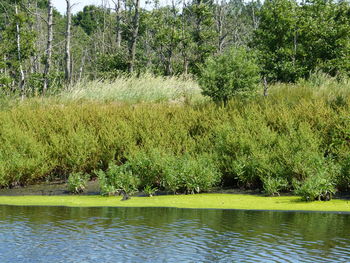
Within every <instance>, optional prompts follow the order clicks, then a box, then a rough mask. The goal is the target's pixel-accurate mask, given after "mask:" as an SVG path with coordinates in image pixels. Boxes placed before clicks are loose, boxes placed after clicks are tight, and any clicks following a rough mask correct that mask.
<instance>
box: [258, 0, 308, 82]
mask: <svg viewBox="0 0 350 263" xmlns="http://www.w3.org/2000/svg"><path fill="white" fill-rule="evenodd" d="M298 11H299V9H298V4H297V2H296V1H295V0H267V1H265V2H264V4H263V6H262V8H261V10H260V14H259V16H260V23H259V27H258V29H257V30H256V31H255V32H254V39H253V46H254V47H255V48H256V49H257V50H258V51H259V61H260V63H261V66H262V74H263V75H264V76H266V77H267V78H268V79H269V80H279V81H287V82H288V81H295V80H296V79H298V78H299V77H300V76H302V73H303V66H302V64H301V63H300V61H299V60H298V41H299V39H298V26H297V23H298V19H299V12H298Z"/></svg>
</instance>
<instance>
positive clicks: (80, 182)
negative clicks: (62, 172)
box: [67, 172, 90, 194]
mask: <svg viewBox="0 0 350 263" xmlns="http://www.w3.org/2000/svg"><path fill="white" fill-rule="evenodd" d="M89 178H90V176H89V175H88V174H84V173H79V172H78V173H72V174H70V175H69V177H68V181H67V184H68V191H69V192H71V193H73V194H81V193H82V192H84V190H85V188H86V185H87V182H88V180H89Z"/></svg>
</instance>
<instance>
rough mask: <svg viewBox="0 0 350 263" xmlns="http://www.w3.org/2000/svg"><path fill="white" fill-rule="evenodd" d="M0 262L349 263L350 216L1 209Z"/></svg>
mask: <svg viewBox="0 0 350 263" xmlns="http://www.w3.org/2000/svg"><path fill="white" fill-rule="evenodd" d="M0 262H1V263H7V262H11V263H14V262H15V263H17V262H18V263H22V262H30V263H37V262H45V263H47V262H55V263H56V262H65V263H68V262H69V263H71V262H79V263H83V262H103V263H106V262H113V263H114V262H350V215H349V214H335V213H297V212H261V211H256V212H254V211H233V210H194V209H175V208H64V207H11V206H0Z"/></svg>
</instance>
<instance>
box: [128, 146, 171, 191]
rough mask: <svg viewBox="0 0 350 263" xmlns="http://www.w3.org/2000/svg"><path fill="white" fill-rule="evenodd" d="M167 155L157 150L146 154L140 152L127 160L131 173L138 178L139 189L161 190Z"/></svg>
mask: <svg viewBox="0 0 350 263" xmlns="http://www.w3.org/2000/svg"><path fill="white" fill-rule="evenodd" d="M168 160H169V155H168V154H166V153H160V151H158V150H157V149H153V150H150V151H148V152H144V151H140V152H136V153H134V154H133V155H132V156H130V157H129V158H128V162H127V163H128V165H129V167H130V169H131V170H132V173H133V174H135V175H137V177H138V178H140V187H141V188H145V187H151V188H161V187H162V185H163V182H164V173H165V168H166V166H167V162H168Z"/></svg>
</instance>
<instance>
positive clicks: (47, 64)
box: [43, 0, 53, 95]
mask: <svg viewBox="0 0 350 263" xmlns="http://www.w3.org/2000/svg"><path fill="white" fill-rule="evenodd" d="M47 11H48V14H47V47H46V62H45V70H44V88H43V95H44V94H45V93H46V91H47V89H48V88H49V73H50V68H51V56H52V41H53V6H52V0H48V10H47Z"/></svg>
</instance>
